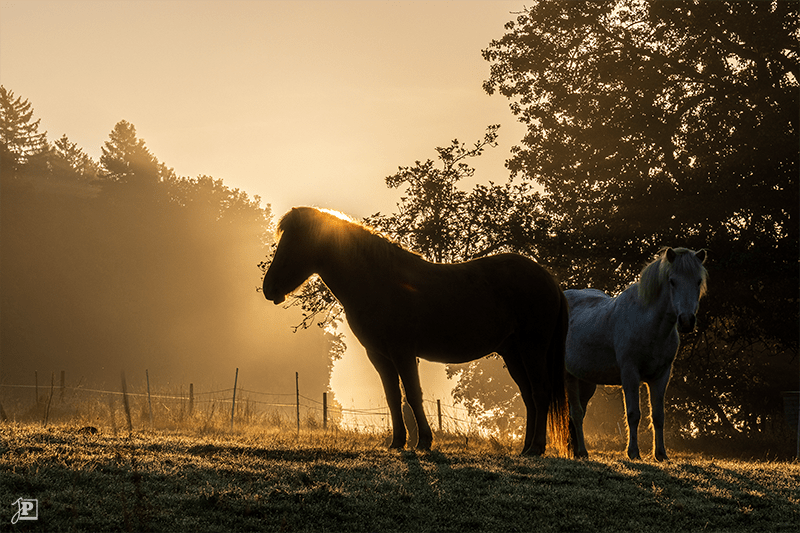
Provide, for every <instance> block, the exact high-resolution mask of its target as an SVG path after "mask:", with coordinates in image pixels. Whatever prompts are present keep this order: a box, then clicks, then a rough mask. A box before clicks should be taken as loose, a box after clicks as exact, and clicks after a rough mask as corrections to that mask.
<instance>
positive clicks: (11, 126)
mask: <svg viewBox="0 0 800 533" xmlns="http://www.w3.org/2000/svg"><path fill="white" fill-rule="evenodd" d="M39 122H41V119H37V120H33V107H32V106H31V104H30V102H28V101H27V100H23V99H22V97H21V96H18V97H17V98H14V93H13V92H12V91H9V90H7V89H6V88H5V87H3V86H2V85H0V148H2V154H0V156H1V157H2V160H3V163H2V173H3V174H4V175H5V176H6V177H7V178H11V177H15V176H17V175H18V174H19V173H20V172H21V170H22V167H23V166H24V165H25V164H27V163H29V162H30V160H31V159H32V158H34V157H35V156H38V155H40V154H42V153H43V152H46V151H47V149H48V146H47V132H43V133H39Z"/></svg>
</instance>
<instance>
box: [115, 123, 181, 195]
mask: <svg viewBox="0 0 800 533" xmlns="http://www.w3.org/2000/svg"><path fill="white" fill-rule="evenodd" d="M108 136H109V140H108V141H106V142H105V143H104V144H103V146H102V147H101V148H100V150H101V152H102V155H101V156H100V166H101V172H100V176H101V177H102V178H103V180H104V181H105V182H106V183H111V184H117V185H128V186H131V187H137V188H146V187H148V186H153V185H155V184H157V183H159V182H161V181H163V180H164V179H168V178H174V173H173V172H172V171H171V170H170V169H167V168H166V166H164V165H163V164H162V163H159V162H158V159H157V158H156V157H155V156H154V155H153V154H152V153H150V150H149V149H148V148H147V146H146V145H145V142H144V139H140V138H138V137H137V136H136V128H135V127H134V125H133V124H131V123H130V122H128V121H126V120H121V121H119V122H118V123H117V124H116V125H115V126H114V129H113V130H112V131H111V133H110V134H109V135H108Z"/></svg>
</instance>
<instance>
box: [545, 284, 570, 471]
mask: <svg viewBox="0 0 800 533" xmlns="http://www.w3.org/2000/svg"><path fill="white" fill-rule="evenodd" d="M567 328H569V304H568V303H567V298H566V296H564V293H563V292H561V309H560V310H559V316H558V320H557V322H556V327H555V329H554V330H553V337H552V338H551V339H550V345H549V347H548V349H547V371H548V373H549V374H550V375H549V376H548V378H549V381H550V384H551V388H550V411H549V413H548V417H547V425H548V430H549V433H550V442H551V443H552V444H553V445H554V446H555V447H556V449H557V450H558V452H559V455H561V456H563V457H570V456H571V453H570V438H569V402H568V400H567V387H566V381H565V373H566V367H565V363H564V358H565V354H566V343H567Z"/></svg>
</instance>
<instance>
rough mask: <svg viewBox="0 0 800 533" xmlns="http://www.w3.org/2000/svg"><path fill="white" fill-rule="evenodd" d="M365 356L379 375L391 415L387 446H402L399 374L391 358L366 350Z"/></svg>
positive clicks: (404, 437)
mask: <svg viewBox="0 0 800 533" xmlns="http://www.w3.org/2000/svg"><path fill="white" fill-rule="evenodd" d="M367 356H368V357H369V360H370V361H371V362H372V365H373V366H374V367H375V370H377V371H378V375H379V376H380V377H381V383H383V392H384V394H385V395H386V403H387V404H388V405H389V413H390V414H391V416H392V443H391V444H390V445H389V448H403V447H404V446H405V445H406V426H405V424H404V423H403V411H402V407H401V402H402V396H401V394H400V375H399V374H398V373H397V369H396V368H395V366H394V363H393V362H392V361H391V359H388V358H386V357H384V356H382V355H380V354H376V353H374V352H370V351H367Z"/></svg>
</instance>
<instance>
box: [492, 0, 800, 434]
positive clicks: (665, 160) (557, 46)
mask: <svg viewBox="0 0 800 533" xmlns="http://www.w3.org/2000/svg"><path fill="white" fill-rule="evenodd" d="M797 46H798V9H797V3H795V2H775V1H773V2H716V1H715V2H705V1H703V2H701V1H684V2H640V1H633V0H618V1H616V2H601V3H595V2H538V3H535V4H534V5H533V6H532V7H530V8H528V9H526V10H525V11H524V12H523V13H520V14H519V15H518V16H517V17H516V19H515V20H513V21H511V22H509V23H508V24H507V25H506V34H505V35H504V36H503V37H501V38H500V39H497V40H494V41H492V42H491V43H490V45H489V47H488V48H487V49H486V50H484V57H485V58H486V59H487V60H488V61H489V62H490V63H491V75H490V78H489V79H488V80H487V81H486V82H485V89H486V90H487V92H489V93H494V92H499V93H500V94H502V95H504V96H506V97H507V98H509V99H510V101H511V109H512V111H513V113H514V114H515V115H517V117H518V119H519V120H520V121H521V122H523V123H524V124H526V125H527V128H528V129H527V134H526V135H525V137H524V139H522V142H521V144H520V146H518V147H516V148H515V149H514V153H513V157H512V159H511V160H510V161H509V162H508V166H509V169H510V170H511V172H512V175H513V176H514V177H515V179H520V180H528V181H531V182H535V183H537V184H538V185H540V186H542V187H543V188H544V195H543V197H542V198H543V201H544V202H545V205H546V207H545V209H546V211H547V212H548V213H549V215H550V216H551V220H553V222H554V224H556V232H557V234H558V235H559V238H560V239H561V241H562V243H563V245H564V246H566V247H567V253H565V254H564V257H566V258H567V259H568V261H569V262H570V265H563V268H564V270H565V271H568V272H569V279H568V283H569V284H570V285H573V286H579V287H582V286H587V285H593V286H595V287H597V288H602V289H605V290H608V291H610V292H615V291H616V290H618V289H619V288H621V287H622V285H624V284H625V283H627V282H630V281H633V279H634V277H635V275H636V273H637V271H638V269H639V268H640V267H641V265H642V264H643V263H644V261H646V260H647V259H648V258H649V256H650V255H651V254H652V253H653V252H654V251H655V250H656V249H657V247H659V246H661V245H676V244H683V245H688V246H690V247H693V248H700V247H707V248H709V249H710V254H709V256H710V260H709V265H708V267H709V270H710V271H711V280H710V287H711V290H710V294H709V296H708V298H707V299H706V300H705V301H704V302H703V304H702V306H701V311H703V314H702V317H701V318H702V320H701V323H700V330H699V331H698V333H696V334H694V335H686V336H684V337H683V339H682V340H683V343H684V348H683V352H682V355H681V356H680V357H679V358H678V362H677V363H676V368H675V377H674V378H673V386H672V389H671V390H672V391H674V393H675V394H676V395H678V396H679V398H677V400H676V402H675V406H676V407H675V408H676V409H678V410H680V411H681V414H683V415H685V418H684V422H685V427H694V428H695V429H696V430H697V431H700V432H701V433H702V432H705V431H708V432H709V433H716V434H727V435H733V434H736V433H737V432H752V431H755V432H758V431H761V430H762V429H763V428H764V427H765V425H768V424H769V423H772V422H774V421H775V420H776V419H777V418H778V417H779V416H780V397H779V394H778V392H779V391H780V390H781V389H782V388H796V375H797V374H796V354H797V339H798V332H797V317H798V270H797V258H798V242H799V241H800V238H799V236H798V229H799V228H798V185H797V173H798V131H797V126H798V115H800V112H799V108H798V80H799V79H800V78H798V49H797ZM759 398H760V400H759ZM764 398H766V399H767V401H766V402H765V401H764ZM765 403H766V405H765ZM757 405H758V407H755V406H757ZM698 428H702V430H701V429H698ZM690 433H691V431H690ZM695 433H696V432H695Z"/></svg>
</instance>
